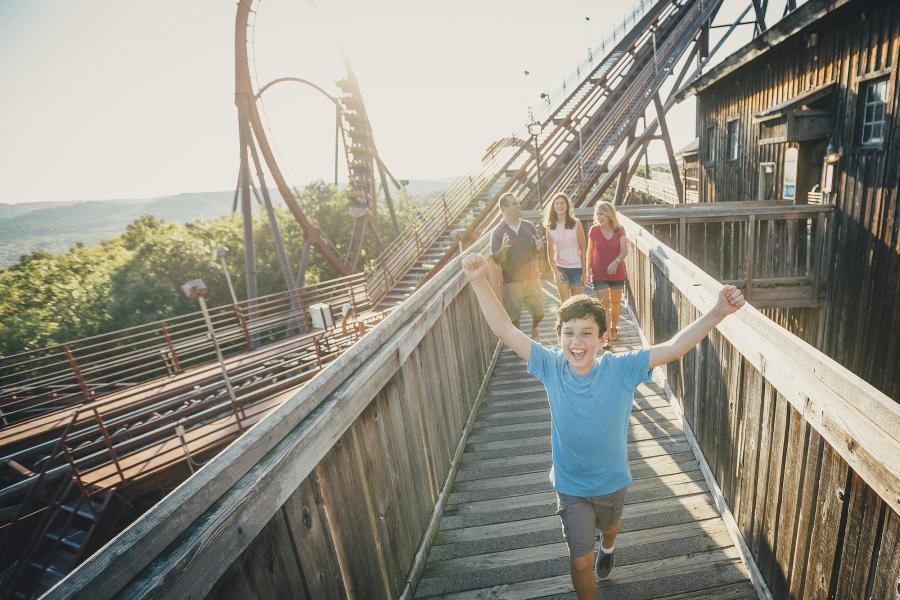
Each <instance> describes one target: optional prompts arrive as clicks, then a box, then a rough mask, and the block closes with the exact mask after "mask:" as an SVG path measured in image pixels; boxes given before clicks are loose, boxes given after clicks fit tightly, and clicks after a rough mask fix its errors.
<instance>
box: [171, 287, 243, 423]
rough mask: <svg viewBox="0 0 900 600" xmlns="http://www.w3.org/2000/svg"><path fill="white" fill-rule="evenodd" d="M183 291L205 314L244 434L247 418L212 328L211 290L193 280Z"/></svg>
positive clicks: (210, 335)
mask: <svg viewBox="0 0 900 600" xmlns="http://www.w3.org/2000/svg"><path fill="white" fill-rule="evenodd" d="M181 291H182V292H184V295H185V296H187V297H188V298H189V299H190V300H196V301H197V302H198V303H199V304H200V311H201V312H202V313H203V320H204V321H205V322H206V331H207V333H209V339H210V341H211V342H212V345H213V348H215V350H216V359H217V360H218V361H219V369H221V371H222V379H224V380H225V387H226V388H227V390H228V398H229V400H230V401H231V408H232V410H233V412H234V416H235V418H236V419H237V426H238V430H239V431H241V432H243V431H244V428H243V426H242V425H241V419H242V418H243V417H244V416H245V415H244V414H243V412H244V411H243V410H242V409H241V406H240V405H239V404H238V401H237V395H236V394H235V393H234V387H233V386H232V385H231V378H230V377H229V376H228V369H226V368H225V359H224V358H223V357H222V349H221V348H219V341H218V340H217V339H216V332H215V330H214V329H213V326H212V320H211V319H210V318H209V311H208V310H207V308H206V294H207V293H209V288H207V287H206V284H205V283H203V280H202V279H192V280H191V281H188V282H187V283H185V284H183V285H182V286H181Z"/></svg>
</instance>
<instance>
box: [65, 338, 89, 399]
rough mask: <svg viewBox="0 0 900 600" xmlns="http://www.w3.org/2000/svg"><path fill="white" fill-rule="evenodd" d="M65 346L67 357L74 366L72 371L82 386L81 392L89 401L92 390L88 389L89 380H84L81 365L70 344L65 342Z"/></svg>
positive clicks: (71, 365) (79, 385)
mask: <svg viewBox="0 0 900 600" xmlns="http://www.w3.org/2000/svg"><path fill="white" fill-rule="evenodd" d="M63 348H64V349H65V351H66V358H67V359H68V360H69V366H70V367H72V372H73V373H75V381H77V382H78V387H80V388H81V393H82V394H83V395H84V401H85V402H87V401H88V400H90V399H91V391H90V389H88V386H87V382H86V381H85V380H84V375H83V374H82V372H81V367H79V366H78V361H76V360H75V355H74V354H72V350H71V349H70V348H69V345H68V344H64V345H63Z"/></svg>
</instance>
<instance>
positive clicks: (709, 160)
mask: <svg viewBox="0 0 900 600" xmlns="http://www.w3.org/2000/svg"><path fill="white" fill-rule="evenodd" d="M718 129H719V128H718V127H716V125H715V124H713V125H708V126H707V127H706V156H704V163H705V164H706V165H708V166H711V165H714V164H715V162H716V136H717V135H718Z"/></svg>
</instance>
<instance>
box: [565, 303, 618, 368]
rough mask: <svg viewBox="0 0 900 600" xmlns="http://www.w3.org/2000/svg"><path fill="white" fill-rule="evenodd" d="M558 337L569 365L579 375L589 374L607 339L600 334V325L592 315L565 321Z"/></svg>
mask: <svg viewBox="0 0 900 600" xmlns="http://www.w3.org/2000/svg"><path fill="white" fill-rule="evenodd" d="M605 335H606V334H604V336H605ZM557 339H558V341H559V347H560V348H562V352H563V356H565V357H566V360H567V361H569V366H570V367H571V368H572V370H573V371H574V372H575V373H578V374H579V375H587V374H588V373H589V372H590V370H591V369H592V368H593V367H594V358H596V356H597V352H598V351H600V349H601V348H602V347H603V344H604V341H605V340H604V338H603V337H601V335H600V326H599V325H598V324H597V321H596V319H594V318H593V317H592V316H585V317H580V318H577V319H571V320H569V321H566V322H564V323H563V324H562V327H560V330H559V334H558V336H557Z"/></svg>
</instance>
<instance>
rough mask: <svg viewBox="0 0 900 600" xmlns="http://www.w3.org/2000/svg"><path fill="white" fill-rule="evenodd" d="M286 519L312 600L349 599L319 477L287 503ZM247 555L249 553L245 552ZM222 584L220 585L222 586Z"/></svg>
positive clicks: (307, 483) (298, 489) (293, 495)
mask: <svg viewBox="0 0 900 600" xmlns="http://www.w3.org/2000/svg"><path fill="white" fill-rule="evenodd" d="M282 511H283V512H284V518H285V521H286V523H287V526H288V529H289V530H290V534H291V536H292V538H293V545H294V549H295V551H296V552H297V556H298V557H299V562H300V569H301V571H302V572H303V580H304V582H305V583H306V589H307V590H308V592H309V596H310V598H323V599H328V600H330V599H332V598H333V599H338V598H343V597H345V594H346V590H345V589H344V580H343V575H342V574H341V567H340V564H339V563H338V557H337V554H336V553H335V550H334V540H333V539H332V536H331V525H330V524H329V523H328V516H327V514H326V512H325V502H324V499H323V498H322V493H321V490H320V488H319V484H318V481H317V476H316V474H315V473H311V474H310V476H309V477H307V479H306V480H305V481H304V482H303V483H301V484H300V486H299V487H298V488H297V491H295V492H294V493H293V494H291V497H290V498H288V499H287V501H286V502H285V503H284V508H283V509H282ZM244 552H245V553H246V552H247V550H245V551H244ZM220 583H221V580H220V582H219V583H217V584H216V585H217V586H219V585H220Z"/></svg>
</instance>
